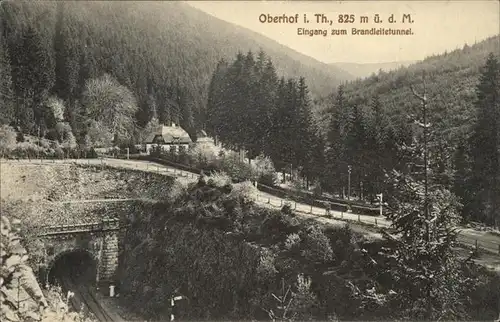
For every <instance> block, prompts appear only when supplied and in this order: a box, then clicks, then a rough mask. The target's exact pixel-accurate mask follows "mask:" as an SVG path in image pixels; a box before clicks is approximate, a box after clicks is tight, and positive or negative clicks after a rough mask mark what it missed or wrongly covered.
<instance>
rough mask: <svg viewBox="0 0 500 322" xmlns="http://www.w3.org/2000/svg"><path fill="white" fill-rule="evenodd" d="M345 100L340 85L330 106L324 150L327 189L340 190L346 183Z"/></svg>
mask: <svg viewBox="0 0 500 322" xmlns="http://www.w3.org/2000/svg"><path fill="white" fill-rule="evenodd" d="M347 108H348V105H347V100H346V98H345V96H344V87H343V86H342V85H340V86H339V87H338V89H337V95H336V96H335V101H334V103H333V106H332V108H331V114H330V124H329V128H328V132H327V150H326V161H327V167H326V173H327V176H326V177H327V180H326V182H323V186H325V187H326V188H329V189H333V190H337V191H341V189H342V187H343V186H345V185H346V183H347V180H345V176H344V174H345V173H346V172H347V167H346V164H345V162H343V160H344V158H345V151H344V150H345V149H344V144H343V143H344V138H345V129H346V125H345V123H346V122H345V118H346V114H347Z"/></svg>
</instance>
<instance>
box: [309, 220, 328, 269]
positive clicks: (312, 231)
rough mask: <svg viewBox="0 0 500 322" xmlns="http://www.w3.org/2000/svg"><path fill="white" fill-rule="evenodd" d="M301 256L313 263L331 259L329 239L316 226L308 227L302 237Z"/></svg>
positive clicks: (325, 261)
mask: <svg viewBox="0 0 500 322" xmlns="http://www.w3.org/2000/svg"><path fill="white" fill-rule="evenodd" d="M302 256H304V257H305V258H306V259H307V260H308V261H310V262H313V263H327V262H330V261H332V260H333V250H332V247H331V245H330V240H329V239H328V237H326V235H325V234H324V233H323V230H322V229H321V228H320V227H318V226H312V227H310V228H309V229H308V230H307V232H306V234H305V236H304V237H303V250H302Z"/></svg>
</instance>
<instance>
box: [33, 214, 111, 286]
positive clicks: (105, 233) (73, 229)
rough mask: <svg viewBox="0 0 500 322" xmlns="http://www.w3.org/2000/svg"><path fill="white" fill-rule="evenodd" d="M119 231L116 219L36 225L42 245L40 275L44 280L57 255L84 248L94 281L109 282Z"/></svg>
mask: <svg viewBox="0 0 500 322" xmlns="http://www.w3.org/2000/svg"><path fill="white" fill-rule="evenodd" d="M119 234H120V222H119V220H118V219H102V220H101V221H100V222H91V223H84V224H73V225H60V226H44V227H40V228H39V229H38V233H37V237H38V238H39V239H40V240H41V241H42V242H43V244H44V247H45V265H43V266H44V267H41V268H40V272H39V273H40V278H42V280H43V281H45V282H48V278H49V274H50V271H51V269H52V268H53V266H54V264H55V263H56V262H57V260H58V259H60V258H61V257H63V256H65V255H67V254H70V253H75V252H84V253H87V255H89V257H90V258H91V259H92V260H93V261H94V263H95V265H96V268H97V270H96V284H97V285H99V284H101V283H106V282H112V281H113V279H114V278H115V274H116V271H117V268H118V251H119V249H118V247H119Z"/></svg>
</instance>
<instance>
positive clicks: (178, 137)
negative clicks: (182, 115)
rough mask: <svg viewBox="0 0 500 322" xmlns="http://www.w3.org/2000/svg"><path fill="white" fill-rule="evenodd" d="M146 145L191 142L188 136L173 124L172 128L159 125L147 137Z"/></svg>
mask: <svg viewBox="0 0 500 322" xmlns="http://www.w3.org/2000/svg"><path fill="white" fill-rule="evenodd" d="M146 143H154V144H156V143H159V144H189V143H192V141H191V138H190V137H189V134H188V133H187V132H186V131H185V130H184V129H183V128H182V127H180V126H177V125H175V124H173V125H172V126H165V125H160V126H159V127H158V128H157V129H156V130H155V131H154V132H153V133H151V134H150V135H149V136H148V137H147V139H146Z"/></svg>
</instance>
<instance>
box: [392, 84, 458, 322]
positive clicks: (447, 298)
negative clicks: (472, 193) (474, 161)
mask: <svg viewBox="0 0 500 322" xmlns="http://www.w3.org/2000/svg"><path fill="white" fill-rule="evenodd" d="M413 93H414V95H415V96H416V97H418V99H419V100H420V102H421V103H422V109H421V114H420V117H421V118H420V119H419V120H417V121H416V124H418V126H419V127H421V128H422V130H423V135H422V136H418V137H415V138H414V141H413V144H412V145H409V146H402V147H401V151H400V152H401V153H402V154H405V155H406V158H405V160H412V164H410V165H409V169H410V172H409V173H404V172H401V171H397V170H394V171H393V173H392V175H391V176H390V179H391V183H392V184H393V187H394V190H393V191H392V194H391V195H390V199H389V206H390V207H391V210H392V211H391V212H390V213H389V215H388V218H389V219H390V220H391V222H392V224H391V227H392V228H393V229H394V232H393V234H394V235H391V234H389V233H388V232H385V233H384V234H385V236H386V238H388V239H389V240H391V241H392V242H393V243H394V245H395V247H394V249H393V250H391V251H389V256H388V259H389V261H390V267H391V274H392V276H393V278H394V283H395V285H397V287H398V289H399V291H398V292H397V294H396V295H395V296H394V297H395V298H394V300H395V301H397V302H398V303H399V305H400V308H401V310H400V313H402V315H403V316H407V317H409V318H411V319H426V320H436V319H453V318H455V317H456V316H460V315H461V314H465V312H463V302H462V301H463V292H464V290H465V288H466V287H467V285H466V280H465V278H462V277H461V276H460V272H459V270H460V263H459V261H458V258H457V255H456V254H455V253H454V251H453V247H455V243H456V237H457V231H456V224H457V223H458V219H459V216H458V208H459V207H460V204H459V203H458V201H457V199H456V197H455V196H454V195H453V194H452V193H450V192H449V191H448V190H446V189H445V188H443V186H442V185H439V184H437V183H436V181H435V180H433V176H432V172H431V171H430V170H432V169H430V168H429V156H428V154H429V142H428V132H429V129H430V124H429V123H428V117H429V116H428V106H427V104H428V98H427V96H426V93H425V87H424V94H423V95H420V94H417V93H416V92H415V91H413ZM396 236H398V237H396Z"/></svg>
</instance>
